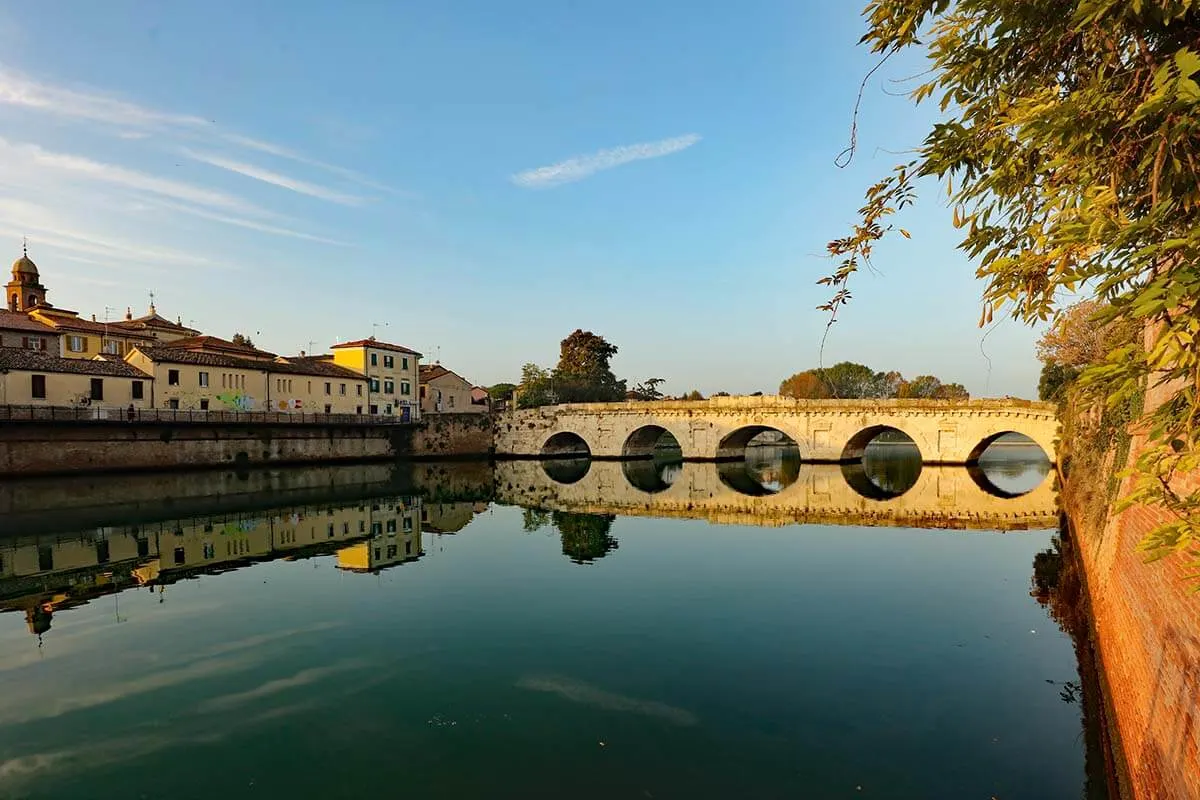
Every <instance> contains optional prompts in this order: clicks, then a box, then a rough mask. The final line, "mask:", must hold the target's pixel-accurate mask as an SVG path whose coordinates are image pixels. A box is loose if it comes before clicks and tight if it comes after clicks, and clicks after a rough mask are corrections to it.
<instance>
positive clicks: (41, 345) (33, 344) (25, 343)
mask: <svg viewBox="0 0 1200 800" xmlns="http://www.w3.org/2000/svg"><path fill="white" fill-rule="evenodd" d="M21 347H23V348H25V349H26V350H41V351H42V352H45V350H46V340H45V339H42V338H40V337H38V336H33V337H30V336H22V337H21Z"/></svg>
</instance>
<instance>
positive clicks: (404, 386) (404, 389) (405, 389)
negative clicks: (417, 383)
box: [400, 381, 412, 397]
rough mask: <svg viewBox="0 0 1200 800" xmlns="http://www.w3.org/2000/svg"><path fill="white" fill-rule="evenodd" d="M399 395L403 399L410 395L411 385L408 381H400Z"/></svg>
mask: <svg viewBox="0 0 1200 800" xmlns="http://www.w3.org/2000/svg"><path fill="white" fill-rule="evenodd" d="M400 394H402V395H404V396H405V397H408V396H410V395H412V384H411V383H409V382H408V381H400Z"/></svg>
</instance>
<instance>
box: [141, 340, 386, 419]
mask: <svg viewBox="0 0 1200 800" xmlns="http://www.w3.org/2000/svg"><path fill="white" fill-rule="evenodd" d="M126 361H127V362H129V363H130V364H132V365H134V366H135V367H137V368H138V369H141V370H143V371H145V372H147V373H149V374H151V375H153V376H154V377H155V379H156V383H155V390H154V400H153V402H154V407H155V408H166V409H178V410H181V411H277V412H296V413H309V414H362V413H364V407H365V404H366V394H367V392H366V387H367V381H366V378H365V377H364V376H362V375H360V374H358V373H356V372H354V371H353V370H350V369H346V368H344V367H339V366H338V365H336V364H334V363H332V362H330V361H322V360H319V359H310V358H295V359H288V358H281V357H279V356H276V355H275V354H274V353H268V352H266V351H264V350H258V349H257V348H254V347H249V346H246V345H240V344H235V343H234V342H230V341H228V340H225V339H220V338H218V337H216V336H197V337H191V338H187V339H179V340H176V341H173V342H170V343H167V344H163V345H160V346H158V347H147V348H144V349H143V348H135V349H134V350H133V351H131V352H130V353H129V354H128V355H127V356H126Z"/></svg>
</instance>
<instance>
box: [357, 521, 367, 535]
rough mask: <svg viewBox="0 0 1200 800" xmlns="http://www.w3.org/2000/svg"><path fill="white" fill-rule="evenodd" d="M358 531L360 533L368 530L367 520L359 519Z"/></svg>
mask: <svg viewBox="0 0 1200 800" xmlns="http://www.w3.org/2000/svg"><path fill="white" fill-rule="evenodd" d="M358 532H359V533H366V532H367V521H366V520H365V519H360V520H359V521H358Z"/></svg>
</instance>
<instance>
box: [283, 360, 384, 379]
mask: <svg viewBox="0 0 1200 800" xmlns="http://www.w3.org/2000/svg"><path fill="white" fill-rule="evenodd" d="M273 370H274V371H276V372H288V373H291V374H298V375H320V376H322V377H325V378H342V379H350V380H360V381H365V380H366V379H367V378H366V376H365V375H363V374H362V373H359V372H355V371H354V370H352V369H348V368H347V367H343V366H339V365H338V364H334V363H333V362H332V361H325V360H324V359H320V358H313V357H291V356H289V357H288V358H287V360H286V361H276V362H274V365H273Z"/></svg>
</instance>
